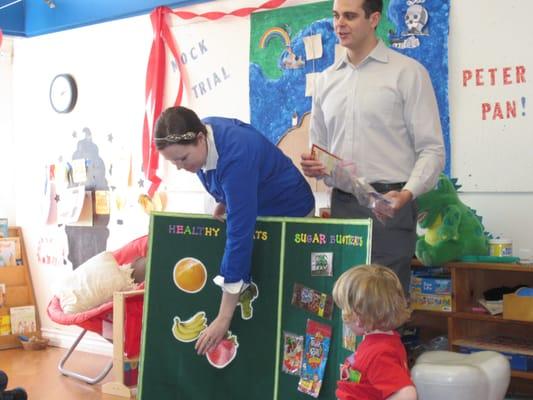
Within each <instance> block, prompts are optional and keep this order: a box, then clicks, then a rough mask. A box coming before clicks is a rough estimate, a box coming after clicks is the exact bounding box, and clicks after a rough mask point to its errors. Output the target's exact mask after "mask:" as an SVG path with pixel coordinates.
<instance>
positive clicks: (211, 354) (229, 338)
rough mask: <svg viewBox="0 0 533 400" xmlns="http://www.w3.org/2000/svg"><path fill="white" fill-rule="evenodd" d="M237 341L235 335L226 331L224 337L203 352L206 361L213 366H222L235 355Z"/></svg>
mask: <svg viewBox="0 0 533 400" xmlns="http://www.w3.org/2000/svg"><path fill="white" fill-rule="evenodd" d="M238 348H239V342H238V341H237V336H236V335H232V334H231V331H228V333H227V334H226V337H225V338H224V339H222V340H221V341H220V343H219V344H218V345H217V347H215V348H214V349H212V350H209V351H208V352H207V353H205V356H206V358H207V361H209V364H211V365H212V366H213V367H215V368H224V367H226V366H227V365H229V363H231V362H232V361H233V360H234V359H235V357H236V356H237V349H238Z"/></svg>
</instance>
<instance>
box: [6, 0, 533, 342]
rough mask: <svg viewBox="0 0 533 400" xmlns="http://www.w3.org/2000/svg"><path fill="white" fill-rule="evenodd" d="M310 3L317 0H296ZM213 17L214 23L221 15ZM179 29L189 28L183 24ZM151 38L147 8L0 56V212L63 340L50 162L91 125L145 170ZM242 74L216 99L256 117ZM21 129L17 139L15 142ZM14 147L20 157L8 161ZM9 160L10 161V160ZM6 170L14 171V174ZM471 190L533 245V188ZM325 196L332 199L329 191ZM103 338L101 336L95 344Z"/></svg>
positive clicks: (172, 185)
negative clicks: (62, 93) (58, 100)
mask: <svg viewBox="0 0 533 400" xmlns="http://www.w3.org/2000/svg"><path fill="white" fill-rule="evenodd" d="M456 1H458V0H453V1H452V19H451V22H450V24H451V26H452V27H453V25H454V24H457V23H460V22H461V21H465V19H469V18H470V17H468V16H458V15H454V14H453V9H454V4H455V3H456ZM304 2H309V1H292V2H291V3H304ZM216 3H217V4H216V7H213V4H212V3H207V4H203V5H199V6H195V7H191V8H189V9H190V10H196V11H202V10H206V9H210V7H211V8H216V9H226V10H230V9H233V8H236V7H235V3H236V2H235V1H230V0H221V1H217V2H216ZM254 3H256V4H260V3H261V2H260V1H257V2H254ZM484 12H492V13H499V12H500V9H499V8H496V9H494V10H486V9H485V10H484ZM230 23H231V20H229V19H228V20H226V21H220V22H219V24H222V25H221V26H225V27H228V24H230ZM210 24H212V25H213V26H215V25H214V24H215V23H210ZM178 25H180V23H178V22H177V23H176V26H178ZM188 26H189V28H188V29H193V30H194V27H195V23H190V24H188ZM175 29H176V31H179V32H184V31H183V29H184V28H183V27H176V28H175ZM185 32H186V30H185ZM452 32H453V29H452ZM184 34H186V33H184ZM246 34H247V33H244V35H246ZM243 37H246V36H243ZM151 39H152V29H151V25H150V22H149V18H148V16H142V17H135V18H130V19H125V20H120V21H115V22H110V23H104V24H99V25H95V26H90V27H84V28H79V29H75V30H70V31H66V32H60V33H55V34H50V35H45V36H41V37H36V38H31V39H17V40H15V56H14V61H13V74H12V80H11V79H9V74H10V72H9V68H7V69H6V67H5V66H4V64H3V62H2V61H0V62H2V64H0V68H1V69H0V72H1V77H0V110H1V113H2V118H0V132H1V133H0V148H2V149H5V148H6V147H4V146H9V149H10V151H9V152H8V153H9V155H8V157H7V158H6V157H0V167H1V169H0V170H1V171H2V180H3V182H5V181H6V180H7V182H8V183H7V186H8V187H9V186H10V185H11V184H12V183H10V182H9V180H10V179H11V177H13V178H12V180H13V182H14V185H15V187H14V190H13V191H12V192H11V193H10V190H9V189H8V190H7V193H8V197H7V199H6V198H5V196H4V197H2V198H1V199H2V201H0V214H1V213H2V212H4V213H6V212H7V213H8V215H9V214H10V213H11V214H12V215H11V218H10V220H11V221H10V222H11V223H12V224H17V225H19V226H22V228H23V231H24V235H25V241H26V246H27V249H28V255H29V258H30V265H31V274H32V279H33V284H34V289H35V293H36V297H37V302H38V309H39V314H40V318H41V323H42V327H43V331H44V333H45V335H47V336H49V337H51V338H52V339H54V340H55V343H57V344H61V345H64V344H66V343H67V342H68V341H70V340H71V335H72V333H73V332H75V331H77V330H76V329H66V328H65V327H63V326H60V325H56V324H54V323H52V322H51V321H50V320H49V319H48V317H47V315H46V307H47V305H48V302H49V300H50V298H51V297H52V294H53V288H54V284H55V283H56V282H57V281H58V279H59V278H61V277H62V276H64V275H65V274H66V273H68V272H69V270H70V268H69V267H68V266H50V265H45V266H44V265H39V264H38V262H37V254H36V249H37V243H38V241H39V238H40V237H41V235H42V234H43V229H44V228H43V225H44V224H43V221H42V215H41V211H40V199H41V198H42V185H43V182H44V171H43V168H44V166H45V165H47V164H50V163H54V162H56V161H57V159H58V158H59V157H60V156H63V157H67V158H68V156H69V155H70V154H71V153H72V151H73V149H72V146H74V145H75V142H76V141H75V140H74V139H73V138H72V132H73V130H76V131H77V132H78V133H80V132H81V130H82V129H83V128H84V127H86V126H87V127H89V128H90V129H91V131H92V133H93V137H94V138H95V140H96V141H98V142H99V143H105V141H106V139H105V138H106V135H108V134H109V133H112V134H113V136H114V138H115V139H114V144H113V146H118V148H120V149H124V150H125V151H131V152H132V153H133V154H134V157H135V160H136V161H135V163H134V164H135V169H134V172H135V174H136V177H138V176H140V174H139V152H140V146H141V141H140V140H141V127H142V120H143V111H144V85H145V72H146V63H147V59H148V54H149V49H150V45H151ZM178 39H179V38H178ZM454 40H459V38H451V39H450V46H452V45H453V43H454ZM243 41H244V39H243ZM245 48H247V46H245ZM182 50H185V49H183V48H182ZM214 54H216V52H214ZM454 57H455V55H453V52H451V53H450V60H449V62H450V76H452V75H453V73H452V70H453V68H454V63H455V62H456V60H455V59H454ZM0 60H1V59H0ZM241 61H242V63H243V64H244V65H246V64H247V60H241ZM219 64H220V63H219ZM5 71H7V72H5ZM239 71H240V70H239ZM65 72H67V73H70V74H72V75H74V76H75V78H76V81H77V83H78V89H79V98H78V103H77V105H76V107H75V109H74V111H73V112H71V113H70V114H63V115H61V114H56V113H54V112H53V111H52V109H51V107H50V105H49V101H48V91H49V85H50V82H51V80H52V78H53V77H54V76H55V75H56V74H58V73H65ZM242 73H243V72H242V71H240V72H239V74H242ZM235 74H236V78H238V79H240V82H241V86H238V87H240V88H241V90H242V92H236V91H235V90H233V92H231V93H230V94H228V93H224V96H222V97H221V98H219V97H218V94H214V95H213V97H211V99H217V100H216V101H220V102H224V103H223V104H224V106H223V107H222V106H221V109H224V110H226V108H227V104H231V108H230V109H228V110H230V111H228V110H226V111H227V112H226V113H228V112H230V113H231V114H232V115H235V116H239V117H241V118H243V119H247V118H246V114H247V112H248V105H247V94H248V92H247V90H245V89H244V88H246V81H247V76H244V77H243V76H240V75H239V74H237V72H236V73H235ZM6 78H7V79H6ZM10 82H12V87H13V97H12V98H11V97H10V90H4V87H6V86H7V87H9V85H10ZM242 82H244V83H242ZM242 85H244V86H242ZM233 88H234V89H235V87H233ZM457 95H458V94H457V93H453V92H450V109H451V116H452V120H451V131H452V135H453V133H454V132H459V131H460V128H461V126H462V124H463V121H460V120H456V119H454V116H456V115H457V113H456V112H455V110H454V104H455V98H454V96H457ZM213 101H214V100H213ZM11 104H13V114H12V115H13V117H12V121H13V124H12V125H13V126H12V125H11V122H10V121H11V117H10V116H11V111H10V107H11ZM221 104H222V103H221ZM202 108H204V109H205V110H208V111H209V112H210V113H211V112H214V111H213V110H215V109H216V108H213V105H212V104H211V103H210V104H209V105H207V104H204V105H203V106H202ZM220 114H223V113H222V112H221V113H220ZM13 138H14V144H12V143H11V141H13ZM452 146H453V137H452ZM452 148H453V147H452ZM2 153H5V152H2ZM108 153H112V152H111V151H109V149H108V150H107V151H106V153H105V154H104V155H103V157H104V158H105V159H111V158H112V156H113V154H108ZM10 155H16V156H14V157H13V159H12V160H9V156H10ZM7 160H9V161H7ZM479 161H481V160H479ZM460 162H461V160H457V159H455V158H454V157H453V154H452V172H453V168H454V167H453V165H454V164H456V163H460ZM6 165H7V166H8V167H9V168H7V169H6ZM4 171H9V172H10V173H9V174H8V176H7V177H6V174H5V172H4ZM162 172H163V173H164V175H166V176H167V183H168V184H166V185H164V187H165V186H167V188H168V189H169V190H171V191H172V193H171V194H172V195H171V200H170V209H171V210H172V211H184V212H203V210H204V203H205V202H206V200H205V199H206V196H205V195H204V193H203V190H202V189H201V187H200V186H199V184H198V182H197V181H196V180H195V179H194V176H191V175H187V173H178V172H175V171H174V170H173V169H167V168H166V167H164V168H163V170H162ZM509 173H512V171H509ZM139 190H140V189H139ZM13 193H14V195H13ZM135 196H136V193H134V195H132V197H133V198H135ZM462 198H463V200H464V201H465V202H466V203H467V204H469V205H470V206H471V207H473V208H475V209H477V211H478V214H480V215H482V216H483V218H484V222H485V227H486V229H487V230H489V231H492V232H494V233H502V234H504V235H505V236H507V237H510V238H512V239H513V241H514V244H515V254H518V249H520V248H529V249H533V231H532V230H531V228H530V226H533V213H532V212H530V210H529V209H528V207H531V205H533V194H531V193H465V194H463V195H462ZM133 203H135V202H132V204H131V207H130V210H129V211H130V212H129V215H128V218H127V221H126V223H125V226H117V225H113V226H112V227H110V230H111V236H110V239H109V242H108V247H109V249H115V248H117V247H119V246H120V245H122V244H124V243H125V242H126V241H127V240H129V239H131V238H133V237H135V236H137V235H139V234H142V233H145V232H146V231H147V223H148V221H147V218H146V216H145V215H143V214H142V212H141V211H140V210H139V209H138V208H136V207H135V204H133ZM321 203H324V200H323V199H321ZM321 205H322V204H320V205H319V206H321ZM2 207H4V208H7V211H2ZM15 211H16V215H14V214H15ZM13 215H14V217H13ZM94 340H95V343H98V345H97V346H96V348H97V349H98V348H100V349H101V351H103V352H108V351H109V347H108V346H107V347H106V346H105V345H103V342H102V341H99V340H98V339H97V338H94ZM94 346H95V345H94V344H93V345H92V347H93V350H94V348H95V347H94Z"/></svg>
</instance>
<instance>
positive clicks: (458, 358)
mask: <svg viewBox="0 0 533 400" xmlns="http://www.w3.org/2000/svg"><path fill="white" fill-rule="evenodd" d="M411 377H412V379H413V382H414V384H415V386H416V390H417V392H418V400H481V399H483V400H503V399H504V398H505V392H507V387H508V386H509V381H510V379H511V366H510V365H509V361H508V360H507V358H505V357H504V356H503V355H501V354H500V353H497V352H495V351H480V352H477V353H472V354H461V353H453V352H451V351H427V352H425V353H423V354H421V355H420V357H418V359H417V360H416V363H415V366H414V367H413V368H412V370H411Z"/></svg>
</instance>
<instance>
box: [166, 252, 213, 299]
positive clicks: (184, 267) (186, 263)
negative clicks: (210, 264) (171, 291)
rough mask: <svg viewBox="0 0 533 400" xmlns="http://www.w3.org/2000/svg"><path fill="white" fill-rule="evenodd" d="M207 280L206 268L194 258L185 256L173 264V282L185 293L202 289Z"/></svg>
mask: <svg viewBox="0 0 533 400" xmlns="http://www.w3.org/2000/svg"><path fill="white" fill-rule="evenodd" d="M206 281H207V270H206V269H205V266H204V264H203V263H202V262H201V261H200V260H197V259H196V258H192V257H186V258H182V259H181V260H179V261H178V262H177V263H176V265H175V266H174V283H175V284H176V286H177V287H178V288H179V289H181V290H183V291H184V292H187V293H197V292H199V291H200V290H202V289H203V287H204V286H205V283H206Z"/></svg>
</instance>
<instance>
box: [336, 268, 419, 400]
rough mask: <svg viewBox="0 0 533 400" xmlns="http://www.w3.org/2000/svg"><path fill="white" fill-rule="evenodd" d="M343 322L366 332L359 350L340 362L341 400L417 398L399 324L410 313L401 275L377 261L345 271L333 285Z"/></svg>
mask: <svg viewBox="0 0 533 400" xmlns="http://www.w3.org/2000/svg"><path fill="white" fill-rule="evenodd" d="M333 299H334V300H335V304H337V306H338V307H339V308H340V309H341V310H342V319H343V321H344V323H345V324H346V325H347V326H348V327H349V328H350V329H351V330H352V331H353V332H354V333H355V334H356V335H364V338H363V341H362V342H361V344H360V345H359V347H358V348H357V351H356V352H355V353H354V354H353V355H352V356H350V357H348V358H347V359H346V361H345V363H344V364H343V365H342V366H341V379H340V380H339V381H338V382H337V391H336V395H337V398H338V399H339V400H356V399H357V400H384V399H386V400H416V399H417V394H416V389H415V386H414V385H413V382H412V381H411V378H410V376H409V369H408V367H407V355H406V353H405V348H404V346H403V344H402V342H401V340H400V335H399V334H398V333H397V332H395V331H394V329H396V328H398V327H399V326H401V325H402V324H403V323H404V322H405V321H406V320H407V319H408V318H409V314H410V312H409V310H408V308H407V301H406V299H405V296H404V292H403V289H402V285H401V283H400V280H399V279H398V277H397V276H396V274H395V273H394V272H393V271H392V270H390V269H389V268H387V267H384V266H382V265H377V264H371V265H360V266H356V267H352V268H350V269H349V270H348V271H346V272H344V273H343V274H342V275H341V276H340V277H339V279H338V280H337V282H335V286H334V287H333Z"/></svg>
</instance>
